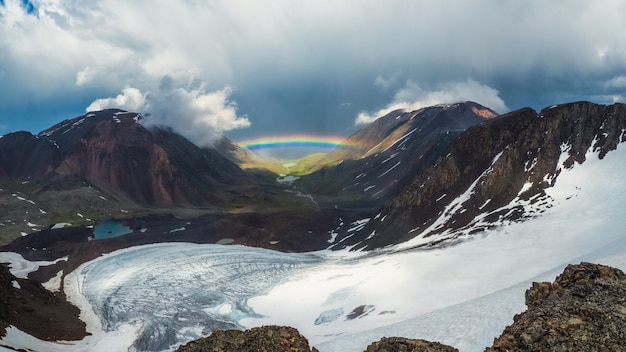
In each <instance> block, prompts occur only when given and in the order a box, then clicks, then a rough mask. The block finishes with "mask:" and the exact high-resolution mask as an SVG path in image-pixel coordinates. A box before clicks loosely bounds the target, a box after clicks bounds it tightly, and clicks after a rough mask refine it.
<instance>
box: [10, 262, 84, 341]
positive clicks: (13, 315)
mask: <svg viewBox="0 0 626 352" xmlns="http://www.w3.org/2000/svg"><path fill="white" fill-rule="evenodd" d="M79 313H80V311H79V310H78V308H76V307H74V306H73V305H71V304H70V303H68V302H67V301H66V300H65V297H62V296H59V294H55V293H52V292H50V291H48V290H46V289H45V288H44V287H43V286H41V284H39V283H37V282H35V281H33V280H28V279H26V278H24V277H21V278H18V277H15V276H14V275H12V274H11V273H10V272H9V269H8V268H7V266H6V265H5V264H0V338H1V337H3V336H4V335H5V334H6V328H8V327H9V326H13V327H16V328H18V329H20V330H21V331H24V332H26V333H28V334H30V335H32V336H35V337H37V338H39V339H42V340H46V341H56V340H68V341H69V340H80V339H82V338H83V337H85V335H87V332H86V331H85V323H84V322H83V321H81V320H80V319H79V318H78V314H79ZM1 345H2V342H0V346H1Z"/></svg>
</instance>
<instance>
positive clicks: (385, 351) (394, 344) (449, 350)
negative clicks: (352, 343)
mask: <svg viewBox="0 0 626 352" xmlns="http://www.w3.org/2000/svg"><path fill="white" fill-rule="evenodd" d="M458 351H459V350H458V349H456V348H454V347H451V346H448V345H444V344H441V343H439V342H430V341H426V340H419V339H407V338H404V337H383V338H382V339H380V341H377V342H374V343H372V344H371V345H369V346H367V348H366V349H365V352H458Z"/></svg>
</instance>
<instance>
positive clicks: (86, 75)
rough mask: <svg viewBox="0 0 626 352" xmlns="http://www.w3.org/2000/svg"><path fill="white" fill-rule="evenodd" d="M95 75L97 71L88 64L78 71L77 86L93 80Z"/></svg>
mask: <svg viewBox="0 0 626 352" xmlns="http://www.w3.org/2000/svg"><path fill="white" fill-rule="evenodd" d="M95 76H96V71H95V70H94V69H92V68H91V67H89V66H87V67H85V68H84V69H82V70H81V71H78V73H76V85H77V86H82V85H85V84H87V83H89V82H91V81H92V80H93V79H94V77H95Z"/></svg>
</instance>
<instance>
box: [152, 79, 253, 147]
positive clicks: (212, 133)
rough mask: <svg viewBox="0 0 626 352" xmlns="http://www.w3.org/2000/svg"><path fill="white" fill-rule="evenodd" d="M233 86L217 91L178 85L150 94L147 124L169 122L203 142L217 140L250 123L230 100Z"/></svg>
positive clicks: (192, 138)
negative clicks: (228, 132)
mask: <svg viewBox="0 0 626 352" xmlns="http://www.w3.org/2000/svg"><path fill="white" fill-rule="evenodd" d="M231 93H232V89H231V88H230V87H225V88H223V89H221V90H218V91H214V92H209V93H207V92H204V91H203V89H202V88H198V89H194V90H187V89H184V88H175V89H173V90H170V91H166V92H162V91H161V92H159V93H157V94H155V95H149V96H148V101H149V102H148V106H147V107H146V110H147V111H148V112H149V113H150V116H149V117H148V118H146V119H145V122H144V124H145V125H146V126H168V127H171V128H172V129H174V131H176V132H178V133H180V134H182V135H183V136H185V137H187V138H188V139H189V140H191V141H192V142H194V143H195V144H197V145H200V146H210V145H212V144H214V143H215V142H216V141H217V140H218V139H219V138H220V137H222V135H223V133H224V132H226V131H230V130H233V129H238V128H244V127H248V126H250V121H249V120H248V118H247V117H246V116H238V115H237V104H236V103H235V102H232V101H229V97H230V94H231Z"/></svg>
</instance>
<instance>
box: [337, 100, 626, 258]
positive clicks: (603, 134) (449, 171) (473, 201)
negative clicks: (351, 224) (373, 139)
mask: <svg viewBox="0 0 626 352" xmlns="http://www.w3.org/2000/svg"><path fill="white" fill-rule="evenodd" d="M625 130H626V105H624V104H621V103H617V104H613V105H610V106H605V105H598V104H593V103H589V102H576V103H569V104H563V105H557V106H552V107H549V108H546V109H544V110H542V111H541V112H540V113H537V112H535V111H534V110H532V109H530V108H526V109H522V110H518V111H514V112H511V113H508V114H505V115H501V116H499V117H497V118H494V119H491V120H488V121H486V122H484V123H482V124H480V125H477V126H474V127H471V128H469V129H468V130H467V131H465V132H464V133H463V134H461V135H460V136H459V138H458V139H456V140H455V141H454V142H453V143H452V144H451V145H450V147H449V148H448V150H447V152H446V153H445V156H444V157H443V158H441V159H440V160H438V162H437V163H436V165H434V166H433V167H432V168H430V169H428V170H427V171H425V172H424V173H421V174H419V175H418V176H417V177H415V178H414V179H413V180H412V181H410V183H409V184H408V185H407V186H406V187H405V188H403V189H402V191H400V193H399V194H398V196H396V197H395V198H393V199H391V200H390V201H389V202H387V203H386V204H385V205H384V207H382V209H381V211H380V213H378V214H377V215H375V216H373V217H372V218H371V219H370V221H369V222H368V223H367V225H366V226H364V227H363V228H362V229H361V230H360V231H358V233H356V234H353V235H352V236H351V237H350V238H346V239H345V240H344V241H343V244H344V246H354V249H360V248H364V249H373V248H380V247H384V246H388V245H390V244H397V243H402V242H405V241H408V240H410V239H412V238H415V237H420V238H423V241H422V244H421V245H423V246H429V247H431V246H436V245H445V244H450V243H453V242H454V241H455V240H457V239H459V238H462V237H463V236H467V235H472V234H475V233H479V232H481V230H482V229H486V228H490V227H495V226H498V225H502V224H504V223H507V222H511V221H521V220H523V219H525V218H528V217H533V216H538V215H540V214H541V213H542V212H543V211H545V210H546V209H547V208H549V207H550V206H551V205H550V199H549V197H547V195H546V193H545V191H544V190H545V189H546V188H548V187H551V186H552V185H554V182H556V179H557V178H558V175H559V173H560V172H561V170H562V168H570V167H572V166H573V165H574V164H575V163H583V162H584V161H585V155H586V153H587V152H588V151H589V150H591V151H595V152H598V153H599V157H600V158H603V157H604V155H606V153H608V152H610V151H611V150H613V149H615V148H616V147H617V145H618V144H619V143H622V142H624V141H625V140H626V134H625V133H624V131H625Z"/></svg>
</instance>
